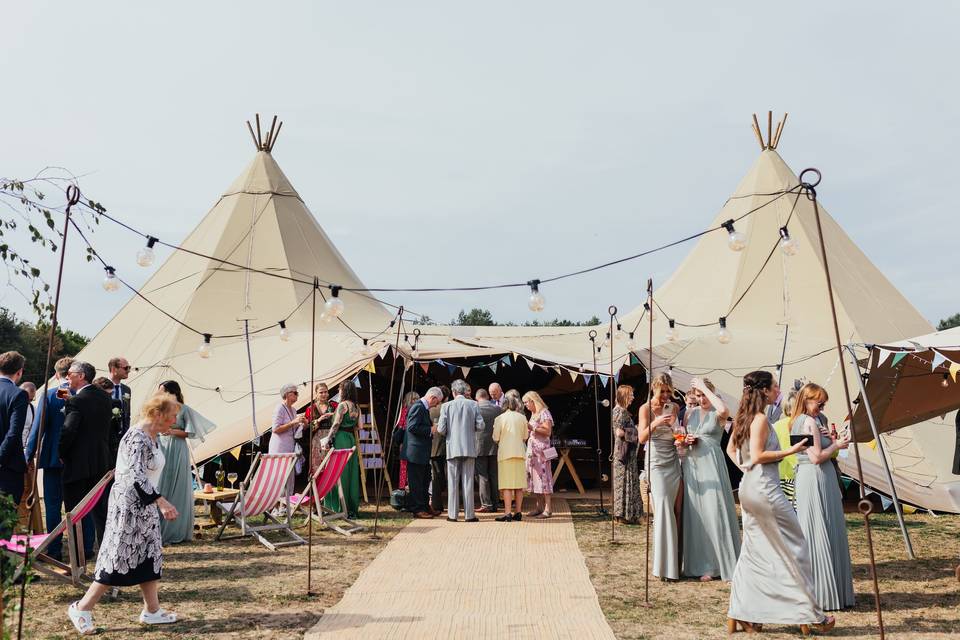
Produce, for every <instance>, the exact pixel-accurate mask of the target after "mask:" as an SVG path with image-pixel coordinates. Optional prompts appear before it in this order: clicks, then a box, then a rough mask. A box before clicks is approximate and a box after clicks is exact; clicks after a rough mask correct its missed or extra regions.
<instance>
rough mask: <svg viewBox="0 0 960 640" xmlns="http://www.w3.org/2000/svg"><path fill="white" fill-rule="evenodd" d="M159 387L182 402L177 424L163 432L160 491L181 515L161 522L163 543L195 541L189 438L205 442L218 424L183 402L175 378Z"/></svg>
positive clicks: (161, 439) (161, 437)
mask: <svg viewBox="0 0 960 640" xmlns="http://www.w3.org/2000/svg"><path fill="white" fill-rule="evenodd" d="M160 390H161V391H164V392H166V393H169V394H170V395H172V396H174V397H175V398H176V399H177V402H179V403H180V405H181V406H180V412H179V413H177V421H176V423H175V424H174V425H173V426H172V427H171V428H170V429H169V430H168V431H167V432H165V433H163V434H161V435H160V449H161V450H162V451H163V457H164V460H166V462H165V463H164V465H163V472H162V473H161V475H160V482H159V485H158V488H157V490H158V491H159V492H160V495H162V496H164V497H165V498H166V499H167V500H169V501H170V503H171V504H172V505H173V506H174V507H176V509H177V513H179V514H180V516H179V517H178V518H177V519H176V520H161V521H160V532H161V535H162V536H163V544H165V545H167V544H176V543H178V542H187V541H190V540H193V473H192V469H193V461H192V460H191V458H190V445H189V444H188V443H187V440H188V439H199V440H200V442H203V440H204V438H205V437H206V436H207V434H208V433H210V432H211V431H213V430H214V428H215V425H214V424H213V423H212V422H210V421H209V420H207V419H206V418H204V417H203V416H201V415H200V414H199V413H197V412H196V411H194V410H193V409H191V408H190V407H188V406H187V405H185V404H184V403H183V393H182V392H181V390H180V385H179V384H177V382H176V381H175V380H167V381H166V382H161V383H160Z"/></svg>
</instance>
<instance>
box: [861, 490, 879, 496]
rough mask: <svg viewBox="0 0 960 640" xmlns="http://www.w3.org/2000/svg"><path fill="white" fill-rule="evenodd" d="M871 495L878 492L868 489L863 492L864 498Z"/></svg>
mask: <svg viewBox="0 0 960 640" xmlns="http://www.w3.org/2000/svg"><path fill="white" fill-rule="evenodd" d="M865 489H866V488H865ZM871 493H876V491H874V490H873V489H866V490H865V491H864V492H863V495H864V497H866V496H868V495H870V494H871Z"/></svg>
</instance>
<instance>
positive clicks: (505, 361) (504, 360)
mask: <svg viewBox="0 0 960 640" xmlns="http://www.w3.org/2000/svg"><path fill="white" fill-rule="evenodd" d="M500 362H502V363H503V364H505V365H507V366H508V367H509V366H510V355H509V354H508V355H505V356H503V357H502V358H500Z"/></svg>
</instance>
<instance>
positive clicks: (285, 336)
mask: <svg viewBox="0 0 960 640" xmlns="http://www.w3.org/2000/svg"><path fill="white" fill-rule="evenodd" d="M280 339H281V340H282V341H284V342H286V341H287V340H289V339H290V332H289V331H287V321H286V320H281V321H280Z"/></svg>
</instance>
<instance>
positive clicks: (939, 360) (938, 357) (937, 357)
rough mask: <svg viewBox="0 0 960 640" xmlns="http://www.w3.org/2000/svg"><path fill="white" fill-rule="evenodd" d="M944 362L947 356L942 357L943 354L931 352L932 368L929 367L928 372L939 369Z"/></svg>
mask: <svg viewBox="0 0 960 640" xmlns="http://www.w3.org/2000/svg"><path fill="white" fill-rule="evenodd" d="M946 361H947V356H945V355H943V354H942V353H940V352H939V351H934V352H933V362H932V366H931V367H930V370H931V371H933V370H934V369H936V368H937V367H939V366H940V365H941V364H943V363H944V362H946Z"/></svg>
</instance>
